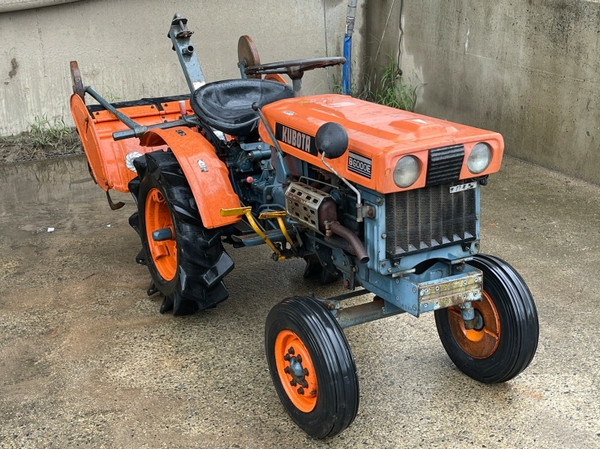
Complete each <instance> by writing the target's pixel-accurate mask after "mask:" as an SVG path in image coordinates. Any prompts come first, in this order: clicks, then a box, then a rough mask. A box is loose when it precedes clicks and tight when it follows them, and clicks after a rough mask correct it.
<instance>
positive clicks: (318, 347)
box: [265, 297, 359, 438]
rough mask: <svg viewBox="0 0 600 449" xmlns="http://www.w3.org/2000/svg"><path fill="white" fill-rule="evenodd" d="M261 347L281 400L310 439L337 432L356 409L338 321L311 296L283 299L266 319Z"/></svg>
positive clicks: (352, 369)
mask: <svg viewBox="0 0 600 449" xmlns="http://www.w3.org/2000/svg"><path fill="white" fill-rule="evenodd" d="M265 345H266V353H267V360H268V363H269V370H270V372H271V378H272V379H273V384H274V385H275V389H276V390H277V394H278V395H279V399H280V400H281V402H282V404H283V405H284V407H285V408H286V410H287V411H288V413H289V414H290V416H291V417H292V419H293V420H294V421H295V422H296V424H298V426H300V427H301V428H302V429H303V430H304V431H305V432H306V433H308V434H309V435H310V436H312V437H313V438H326V437H332V436H334V435H337V434H338V433H340V432H341V431H342V430H344V429H345V428H346V427H348V426H349V425H350V424H351V423H352V421H354V418H355V417H356V413H357V411H358V397H359V396H358V377H357V375H356V366H355V364H354V359H353V358H352V353H351V352H350V348H349V346H348V342H347V341H346V337H345V336H344V333H343V331H342V329H341V328H340V326H339V324H338V323H337V321H336V320H335V318H334V317H333V316H332V315H331V313H330V312H329V311H328V310H327V309H325V307H324V306H323V305H322V304H321V303H319V302H318V301H316V300H315V299H312V298H301V297H293V298H287V299H285V300H284V301H282V302H281V303H279V304H277V305H276V306H275V307H273V308H272V309H271V311H270V312H269V315H268V317H267V324H266V330H265Z"/></svg>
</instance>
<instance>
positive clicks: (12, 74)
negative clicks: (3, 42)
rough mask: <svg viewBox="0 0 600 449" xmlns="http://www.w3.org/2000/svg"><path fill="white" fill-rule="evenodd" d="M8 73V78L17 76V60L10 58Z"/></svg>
mask: <svg viewBox="0 0 600 449" xmlns="http://www.w3.org/2000/svg"><path fill="white" fill-rule="evenodd" d="M10 67H11V69H10V72H8V77H9V78H11V79H12V78H14V77H15V75H16V74H17V69H18V68H19V63H18V62H17V58H12V59H11V60H10Z"/></svg>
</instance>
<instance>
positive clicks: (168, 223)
mask: <svg viewBox="0 0 600 449" xmlns="http://www.w3.org/2000/svg"><path fill="white" fill-rule="evenodd" d="M144 214H145V215H144V222H145V224H146V240H147V242H148V248H149V250H150V255H151V256H152V261H153V262H154V266H155V267H156V269H157V270H158V273H159V274H160V276H161V277H162V278H163V279H164V280H165V281H171V280H173V278H175V273H176V272H177V245H176V244H175V227H174V226H173V219H172V218H171V212H170V211H169V208H168V206H167V203H166V201H165V198H164V196H163V194H162V193H161V192H160V190H158V189H156V188H153V189H152V190H150V191H149V192H148V196H147V197H146V210H145V211H144ZM167 228H168V229H170V230H171V235H172V238H171V239H168V240H161V241H158V242H157V241H155V240H154V239H153V238H152V233H153V232H154V231H158V230H159V229H167Z"/></svg>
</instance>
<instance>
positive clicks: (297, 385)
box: [275, 330, 318, 413]
mask: <svg viewBox="0 0 600 449" xmlns="http://www.w3.org/2000/svg"><path fill="white" fill-rule="evenodd" d="M275 362H276V364H277V374H278V375H279V380H280V381H281V385H283V389H284V391H285V393H286V395H287V397H288V398H290V401H292V404H294V406H295V407H296V408H297V409H298V410H300V411H302V412H304V413H309V412H311V411H313V410H314V408H315V407H316V406H317V399H318V388H317V387H318V385H317V376H316V373H315V367H314V364H313V362H312V358H311V357H310V354H309V353H308V349H306V346H304V343H302V340H300V338H299V337H298V336H297V335H296V334H295V333H294V332H292V331H290V330H282V331H281V332H279V334H278V335H277V338H276V339H275Z"/></svg>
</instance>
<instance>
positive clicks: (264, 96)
mask: <svg viewBox="0 0 600 449" xmlns="http://www.w3.org/2000/svg"><path fill="white" fill-rule="evenodd" d="M293 96H294V90H293V89H292V88H291V87H290V86H288V85H287V84H283V83H277V82H274V81H265V80H259V79H235V80H223V81H216V82H214V83H208V84H205V85H204V86H202V87H200V88H198V89H196V91H195V92H194V93H193V94H192V97H191V100H190V104H191V106H192V109H193V110H194V112H195V113H196V115H197V116H198V118H200V120H202V121H204V122H205V123H207V124H208V125H210V126H211V127H213V128H215V129H218V130H219V131H222V132H224V133H226V134H230V135H232V136H247V135H248V134H250V133H251V132H252V131H254V130H255V129H256V128H257V126H258V120H259V116H258V112H256V111H254V110H253V109H252V105H253V104H254V103H256V104H257V105H258V106H259V107H262V106H264V105H266V104H269V103H272V102H274V101H277V100H283V99H285V98H292V97H293Z"/></svg>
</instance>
